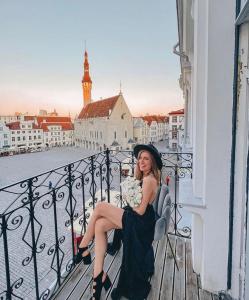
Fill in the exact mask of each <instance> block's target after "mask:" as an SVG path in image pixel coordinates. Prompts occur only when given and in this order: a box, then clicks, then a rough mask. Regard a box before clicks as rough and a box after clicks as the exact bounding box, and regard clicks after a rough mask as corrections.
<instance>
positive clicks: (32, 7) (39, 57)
mask: <svg viewBox="0 0 249 300" xmlns="http://www.w3.org/2000/svg"><path fill="white" fill-rule="evenodd" d="M0 20H1V21H0V24H1V26H0V36H1V47H0V66H1V67H0V115H6V114H14V113H15V112H22V113H24V112H29V113H30V114H38V112H39V110H40V109H46V110H48V111H52V110H54V109H56V110H57V112H58V113H59V114H61V115H68V114H69V113H70V115H71V116H75V115H77V114H79V112H80V110H81V109H82V107H83V96H82V86H81V80H82V76H83V61H84V51H85V41H86V48H87V52H88V58H89V64H90V75H91V79H92V82H93V85H92V99H93V101H97V100H99V99H100V98H103V99H104V98H108V97H112V96H115V95H117V94H118V93H119V91H120V81H121V88H122V93H123V96H124V98H125V101H126V103H127V105H128V107H129V109H130V111H131V113H132V115H133V116H140V115H144V114H154V113H155V114H162V115H164V114H167V113H168V112H169V111H170V110H173V109H179V108H182V107H183V98H182V92H181V90H180V87H179V84H178V79H179V75H180V64H179V58H178V57H177V56H176V55H175V54H173V46H174V45H175V44H176V43H177V41H178V34H177V17H176V4H175V0H154V1H151V0H126V1H120V0H106V1H100V0H99V1H96V0H91V1H85V0H74V1H69V0H53V1H51V0H50V1H47V0H43V1H33V0H22V1H20V0H11V1H8V0H0Z"/></svg>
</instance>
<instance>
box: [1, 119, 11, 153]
mask: <svg viewBox="0 0 249 300" xmlns="http://www.w3.org/2000/svg"><path fill="white" fill-rule="evenodd" d="M10 146H11V143H10V130H9V128H8V127H7V126H6V125H5V123H4V122H0V149H2V148H8V147H10Z"/></svg>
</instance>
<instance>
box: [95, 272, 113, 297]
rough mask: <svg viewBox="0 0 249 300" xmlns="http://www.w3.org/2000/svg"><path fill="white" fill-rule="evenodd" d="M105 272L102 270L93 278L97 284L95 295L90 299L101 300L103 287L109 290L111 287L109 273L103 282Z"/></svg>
mask: <svg viewBox="0 0 249 300" xmlns="http://www.w3.org/2000/svg"><path fill="white" fill-rule="evenodd" d="M103 274H104V272H103V270H102V271H101V272H100V273H99V275H98V276H97V277H95V278H93V281H94V282H95V283H96V284H95V285H94V286H93V288H94V290H95V291H94V293H93V296H92V297H91V298H90V300H93V299H94V300H100V296H101V291H102V288H103V287H104V288H105V290H106V291H108V290H109V288H110V287H111V285H112V283H111V280H110V278H109V276H108V275H107V274H106V278H105V280H104V282H102V277H103Z"/></svg>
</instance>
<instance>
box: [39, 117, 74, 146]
mask: <svg viewBox="0 0 249 300" xmlns="http://www.w3.org/2000/svg"><path fill="white" fill-rule="evenodd" d="M35 122H36V123H37V125H38V126H39V128H41V129H42V130H43V143H44V145H45V146H47V147H55V146H69V145H73V144H74V126H73V123H72V122H71V118H70V117H56V116H54V117H52V116H37V117H35Z"/></svg>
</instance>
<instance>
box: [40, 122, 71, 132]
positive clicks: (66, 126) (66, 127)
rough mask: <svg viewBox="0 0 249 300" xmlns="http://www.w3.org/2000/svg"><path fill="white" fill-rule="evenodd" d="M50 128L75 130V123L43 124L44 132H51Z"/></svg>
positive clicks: (41, 125) (41, 126)
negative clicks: (59, 127)
mask: <svg viewBox="0 0 249 300" xmlns="http://www.w3.org/2000/svg"><path fill="white" fill-rule="evenodd" d="M49 126H61V129H62V130H73V129H74V126H73V123H71V122H70V123H59V122H51V123H41V124H40V128H41V129H43V131H49V128H48V127H49Z"/></svg>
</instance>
